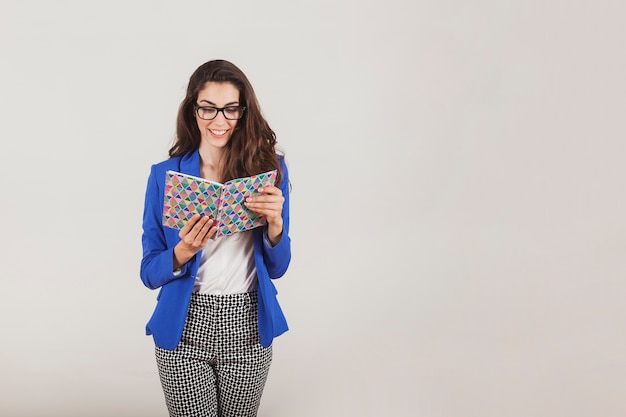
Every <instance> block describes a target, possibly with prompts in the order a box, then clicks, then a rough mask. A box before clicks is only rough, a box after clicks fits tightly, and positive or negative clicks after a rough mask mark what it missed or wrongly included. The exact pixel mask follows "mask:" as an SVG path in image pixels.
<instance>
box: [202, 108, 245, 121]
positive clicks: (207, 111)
mask: <svg viewBox="0 0 626 417" xmlns="http://www.w3.org/2000/svg"><path fill="white" fill-rule="evenodd" d="M193 107H194V109H195V110H196V113H197V114H198V117H199V118H201V119H202V120H213V119H215V118H216V117H217V114H218V113H219V112H222V114H223V115H224V117H225V118H226V119H228V120H239V119H241V118H242V117H243V112H244V110H246V108H245V107H244V106H228V107H200V106H193Z"/></svg>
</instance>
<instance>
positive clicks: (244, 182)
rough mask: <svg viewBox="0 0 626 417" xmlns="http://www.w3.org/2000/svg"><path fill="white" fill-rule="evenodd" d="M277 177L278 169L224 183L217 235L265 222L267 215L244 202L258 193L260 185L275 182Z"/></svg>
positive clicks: (228, 233) (224, 234)
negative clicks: (251, 208) (259, 214)
mask: <svg viewBox="0 0 626 417" xmlns="http://www.w3.org/2000/svg"><path fill="white" fill-rule="evenodd" d="M275 179H276V171H270V172H269V173H263V174H258V175H252V176H250V177H246V178H241V179H238V180H235V181H233V182H230V181H229V182H227V183H226V184H224V187H223V188H222V198H221V200H220V203H219V204H220V206H219V207H218V210H219V212H220V216H219V225H218V232H217V234H216V237H219V236H226V235H230V234H232V233H237V232H243V231H245V230H249V229H253V228H255V227H258V226H261V225H263V224H265V217H263V216H257V215H256V214H255V213H254V212H253V211H252V210H249V209H248V208H247V207H246V206H245V205H244V204H243V203H244V201H246V198H248V197H250V196H252V195H258V193H257V192H256V190H258V189H259V188H260V187H263V186H265V185H268V184H273V183H274V180H275Z"/></svg>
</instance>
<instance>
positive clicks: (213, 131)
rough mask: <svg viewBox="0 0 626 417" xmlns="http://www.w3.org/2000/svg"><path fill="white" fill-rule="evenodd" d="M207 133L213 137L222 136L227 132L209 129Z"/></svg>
mask: <svg viewBox="0 0 626 417" xmlns="http://www.w3.org/2000/svg"><path fill="white" fill-rule="evenodd" d="M209 132H211V134H213V136H224V135H225V134H226V133H227V132H228V130H216V129H209Z"/></svg>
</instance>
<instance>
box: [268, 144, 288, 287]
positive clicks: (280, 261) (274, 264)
mask: <svg viewBox="0 0 626 417" xmlns="http://www.w3.org/2000/svg"><path fill="white" fill-rule="evenodd" d="M278 163H279V165H280V170H281V174H282V181H281V183H280V185H279V188H280V190H281V191H282V193H283V197H284V198H285V201H284V203H283V211H282V217H283V234H282V236H281V238H280V241H279V242H278V243H277V244H276V246H273V247H272V246H271V245H270V244H269V242H268V240H267V239H263V260H264V262H265V266H266V267H267V272H268V273H269V276H270V278H272V279H276V278H280V277H282V276H283V275H284V274H285V272H287V268H288V267H289V263H290V262H291V238H290V237H289V173H288V171H287V165H286V164H285V159H284V158H283V157H282V156H279V157H278ZM266 227H267V226H266Z"/></svg>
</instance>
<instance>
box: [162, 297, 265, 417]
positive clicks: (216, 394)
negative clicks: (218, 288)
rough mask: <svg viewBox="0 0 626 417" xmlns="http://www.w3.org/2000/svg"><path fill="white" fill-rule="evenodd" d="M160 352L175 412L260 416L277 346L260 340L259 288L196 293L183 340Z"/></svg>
mask: <svg viewBox="0 0 626 417" xmlns="http://www.w3.org/2000/svg"><path fill="white" fill-rule="evenodd" d="M155 350H156V360H157V366H158V368H159V376H160V378H161V386H162V387H163V393H164V394H165V402H166V404H167V408H168V410H169V413H170V416H172V417H183V416H185V417H205V416H206V417H252V416H256V415H257V410H258V408H259V404H260V401H261V395H262V393H263V387H264V386H265V381H266V379H267V374H268V372H269V368H270V364H271V361H272V348H271V346H270V347H269V348H264V347H262V346H261V344H260V342H259V332H258V325H257V292H256V291H254V292H250V293H245V294H228V295H211V294H198V293H193V294H192V296H191V302H190V305H189V311H188V312H187V321H186V322H185V329H184V331H183V335H182V339H181V341H180V343H179V344H178V346H177V347H176V349H174V350H165V349H162V348H160V347H158V346H157V347H156V348H155Z"/></svg>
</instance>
